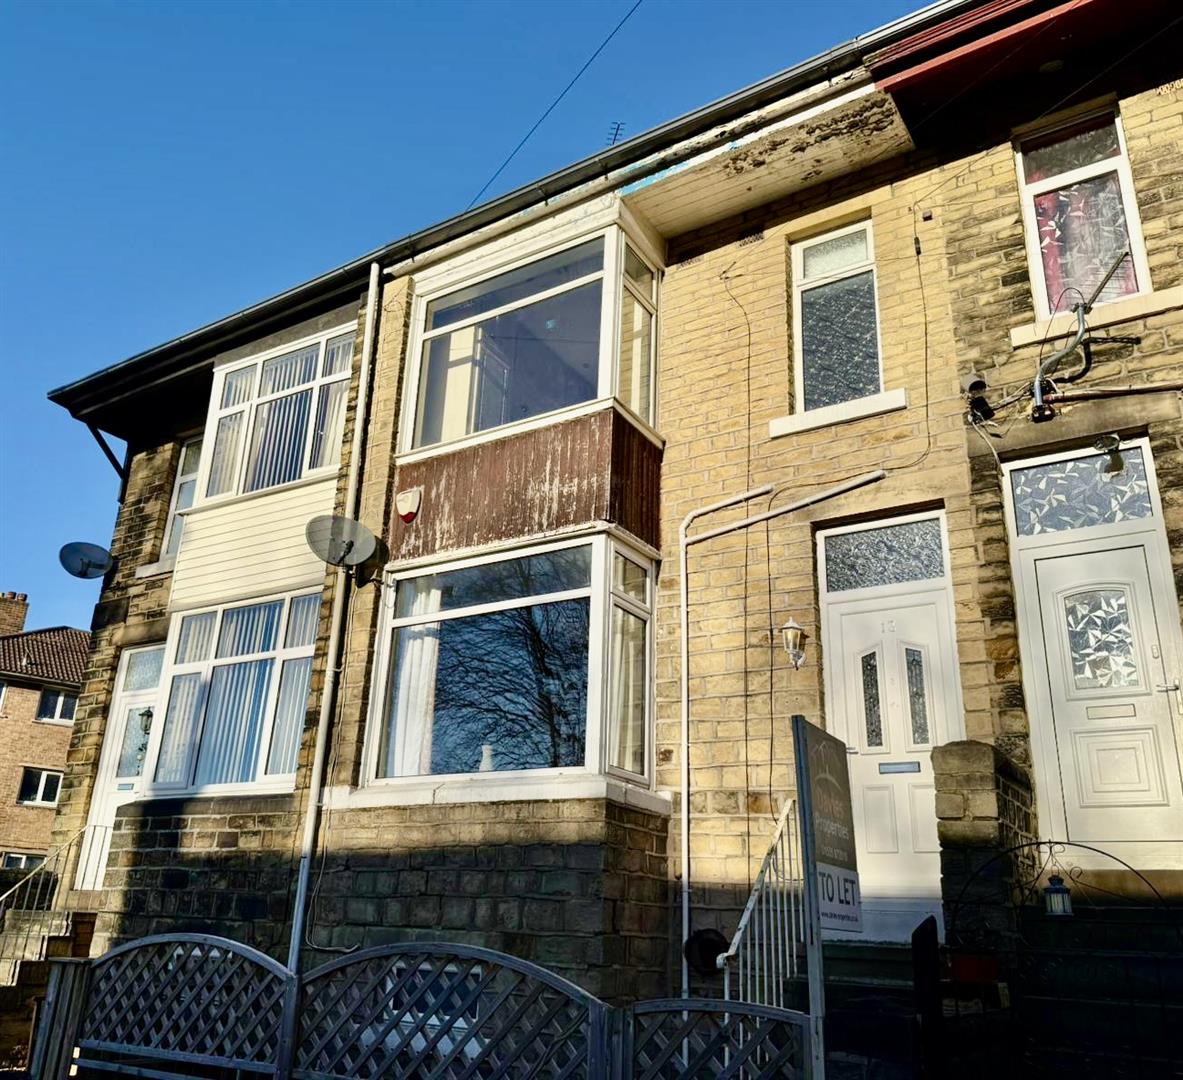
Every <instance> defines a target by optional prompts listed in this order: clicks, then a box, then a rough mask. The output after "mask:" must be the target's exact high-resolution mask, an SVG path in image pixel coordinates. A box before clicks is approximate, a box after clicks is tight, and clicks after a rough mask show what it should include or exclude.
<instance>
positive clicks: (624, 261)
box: [405, 227, 657, 449]
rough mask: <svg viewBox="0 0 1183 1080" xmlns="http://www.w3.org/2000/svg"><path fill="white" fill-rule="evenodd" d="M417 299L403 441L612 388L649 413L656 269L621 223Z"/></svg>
mask: <svg viewBox="0 0 1183 1080" xmlns="http://www.w3.org/2000/svg"><path fill="white" fill-rule="evenodd" d="M420 310H421V312H422V321H421V322H420V324H419V326H420V329H419V337H418V342H419V346H418V354H419V363H418V375H417V385H418V389H417V394H416V401H415V408H414V412H413V415H412V416H411V417H409V418H408V425H409V426H411V427H412V428H413V430H412V434H411V441H410V445H409V446H407V447H405V448H406V449H418V448H422V447H428V446H435V445H438V444H441V443H447V442H451V441H453V440H455V439H460V438H464V437H465V436H468V435H473V434H476V433H477V432H482V431H489V430H492V429H494V428H499V427H502V426H504V425H506V424H512V423H515V422H517V421H523V420H528V419H531V418H533V417H537V416H543V415H545V414H548V413H552V412H555V411H557V410H560V409H566V408H570V407H572V406H576V405H580V404H583V403H585V402H589V401H594V400H596V399H598V398H605V397H610V396H612V395H616V397H617V398H619V400H621V401H622V402H623V403H624V404H625V405H627V406H628V407H629V408H630V409H631V410H632V411H633V412H634V413H636V414H637V415H638V416H639V417H640V418H641V419H642V420H644V421H645V422H647V423H648V422H651V421H652V417H653V381H654V374H653V367H654V356H655V333H654V329H655V327H654V324H655V319H656V312H657V273H656V270H655V269H654V268H653V267H652V266H651V265H650V264H649V263H648V262H647V261H646V260H645V259H644V258H643V257H642V256H641V255H640V254H639V253H638V251H637V250H636V248H635V246H634V245H633V244H632V243H630V242H629V241H628V240H626V239H625V237H624V234H623V232H622V231H621V230H619V229H617V228H615V227H614V228H611V229H609V230H607V231H606V232H603V233H601V234H599V235H597V236H594V237H592V238H591V239H587V240H584V241H582V242H580V243H576V244H574V245H573V246H570V247H567V248H565V249H563V250H561V251H558V252H555V253H553V254H550V255H546V256H544V257H543V258H539V259H535V260H534V261H532V262H528V263H526V264H525V265H522V266H517V267H515V268H513V269H510V270H506V271H503V272H501V273H498V274H495V275H493V276H492V277H487V278H484V279H482V280H480V281H477V282H475V283H473V284H469V285H466V286H464V287H462V288H453V289H451V290H449V291H447V292H444V293H443V294H442V295H438V296H431V295H430V294H429V295H428V296H427V297H426V298H425V299H424V300H423V301H422V304H421V308H420Z"/></svg>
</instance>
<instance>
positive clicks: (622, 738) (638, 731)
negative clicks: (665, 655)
mask: <svg viewBox="0 0 1183 1080" xmlns="http://www.w3.org/2000/svg"><path fill="white" fill-rule="evenodd" d="M648 685H649V684H648V682H647V680H646V678H645V621H644V619H640V618H638V617H637V616H636V615H634V614H633V613H632V612H631V611H625V610H624V608H621V607H616V606H615V605H614V606H613V608H612V729H613V735H612V743H611V746H612V750H611V758H610V762H611V764H612V765H614V766H616V768H618V769H627V770H628V771H629V772H634V773H638V774H640V775H642V776H643V775H644V774H645V697H646V695H647V694H648Z"/></svg>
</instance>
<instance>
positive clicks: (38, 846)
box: [0, 684, 70, 853]
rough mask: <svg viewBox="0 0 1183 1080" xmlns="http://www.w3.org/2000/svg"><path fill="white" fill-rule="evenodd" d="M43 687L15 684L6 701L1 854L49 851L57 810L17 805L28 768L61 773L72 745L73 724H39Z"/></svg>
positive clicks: (0, 719)
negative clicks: (38, 715)
mask: <svg viewBox="0 0 1183 1080" xmlns="http://www.w3.org/2000/svg"><path fill="white" fill-rule="evenodd" d="M40 701H41V688H40V687H35V686H16V685H12V684H9V685H8V686H7V687H6V688H5V690H4V696H3V700H0V746H2V747H4V754H3V757H2V758H0V852H7V851H18V852H27V853H43V852H45V851H47V850H48V849H49V838H50V833H51V832H52V830H53V815H54V811H53V807H47V806H21V805H20V804H19V803H18V802H17V792H18V791H19V789H20V784H21V777H22V775H23V773H24V770H25V768H26V766H29V767H37V768H42V769H54V770H57V771H58V772H60V771H61V770H62V768H63V767H64V765H65V763H66V751H67V749H68V747H69V745H70V725H69V724H47V723H42V722H39V721H38V720H37V706H38V704H39V703H40Z"/></svg>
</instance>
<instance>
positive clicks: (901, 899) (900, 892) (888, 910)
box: [820, 514, 964, 941]
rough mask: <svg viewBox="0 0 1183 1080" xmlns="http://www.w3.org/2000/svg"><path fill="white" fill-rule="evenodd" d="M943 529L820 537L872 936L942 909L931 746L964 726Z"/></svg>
mask: <svg viewBox="0 0 1183 1080" xmlns="http://www.w3.org/2000/svg"><path fill="white" fill-rule="evenodd" d="M943 524H944V523H943V518H942V517H941V516H940V515H932V514H930V515H925V516H921V517H912V518H906V519H898V520H896V521H892V522H889V523H886V524H884V523H877V524H876V525H874V526H871V527H869V528H868V527H861V528H859V529H855V530H844V531H841V532H833V533H823V534H821V536H820V544H821V547H822V551H821V565H822V598H823V631H824V648H823V666H824V670H825V682H826V728H827V730H829V731H830V732H832V733H833V734H835V735H837V736H838V737H839V738H841V739H842V740H843V741H844V742H845V743H846V746H847V753H848V754H849V755H850V759H849V761H850V781H851V799H852V803H853V810H854V820H855V839H856V850H857V852H858V869H859V885H860V891H861V893H862V898H863V925H864V930H863V933H862V934H861V935H859V937H860V938H861V939H862V940H868V941H908V940H909V939H910V937H911V933H912V931H913V930H914V929H915V928H916V926H917V924H918V923H920V922H921V921H922V920H923V919H924V917H925V916H926V915H929V914H933V915H936V916H937V919H938V921H939V920H940V916H941V888H940V881H941V872H940V845H939V843H938V840H937V819H936V807H935V792H934V787H933V775H932V757H931V751H932V748H933V746H936V745H938V744H940V743H942V742H945V741H947V740H948V739H950V738H959V737H960V736H961V731H962V729H963V726H964V722H963V718H962V714H961V690H960V683H959V680H958V672H957V651H956V646H955V640H954V634H953V618H952V597H951V591H950V588H949V581H948V573H947V567H948V558H947V554H946V551H945V544H944V529H943ZM836 936H843V937H845V936H847V935H844V934H843V935H836ZM852 936H853V935H852Z"/></svg>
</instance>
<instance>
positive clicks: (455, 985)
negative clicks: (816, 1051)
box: [31, 934, 809, 1080]
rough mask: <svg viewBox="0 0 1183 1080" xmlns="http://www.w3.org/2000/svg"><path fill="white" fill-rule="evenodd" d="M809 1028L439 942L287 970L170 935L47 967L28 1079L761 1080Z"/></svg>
mask: <svg viewBox="0 0 1183 1080" xmlns="http://www.w3.org/2000/svg"><path fill="white" fill-rule="evenodd" d="M808 1040H809V1026H808V1018H807V1017H805V1016H804V1015H803V1014H801V1013H794V1012H789V1011H787V1010H784V1009H774V1008H769V1007H766V1006H760V1005H747V1004H744V1003H739V1002H726V1001H719V1000H713V999H691V1000H681V999H675V1000H667V1001H649V1002H641V1003H639V1004H636V1005H634V1006H632V1007H631V1008H627V1009H614V1008H612V1007H610V1006H608V1005H606V1004H605V1003H604V1002H602V1001H600V1000H599V999H597V998H595V997H592V996H591V995H590V994H588V993H586V992H585V991H583V990H581V989H580V988H579V987H577V986H575V985H574V984H573V983H570V982H568V981H567V980H565V979H562V978H560V977H559V976H557V975H555V974H554V973H553V972H550V971H547V970H545V969H544V968H540V967H538V966H537V965H534V964H530V963H527V962H526V961H523V960H519V959H517V958H515V957H512V956H507V955H505V954H503V953H497V952H493V951H491V950H488V949H480V948H474V947H470V946H461V945H452V944H403V945H391V946H384V947H381V948H376V949H367V950H365V951H363V952H358V953H354V954H352V955H350V956H347V957H343V958H341V959H339V960H335V961H333V962H331V963H328V964H325V965H323V966H322V967H319V968H316V969H315V970H313V971H311V972H309V973H308V974H306V975H304V976H302V977H300V976H297V975H296V974H294V973H293V972H291V971H289V970H288V969H287V968H285V967H283V966H282V965H280V964H278V963H276V962H275V961H274V960H272V959H270V958H269V957H267V956H264V955H263V954H262V953H259V952H257V951H255V950H254V949H250V948H248V947H247V946H244V945H240V944H238V943H236V942H232V941H228V940H226V939H224V938H217V937H211V936H208V935H182V934H168V935H162V936H159V937H153V938H145V939H143V940H141V941H137V942H132V943H130V944H128V945H124V946H121V947H119V948H117V949H114V950H112V951H111V952H109V953H107V954H106V955H104V956H102V957H99V958H98V959H95V960H90V961H78V960H72V961H58V962H55V964H54V970H53V973H52V977H51V982H50V993H49V996H48V997H47V999H46V1003H45V1008H44V1009H43V1010H42V1017H41V1022H40V1025H39V1027H38V1033H37V1044H36V1047H35V1051H34V1058H33V1062H32V1069H31V1076H32V1077H33V1078H34V1080H66V1077H67V1076H77V1077H82V1078H86V1077H97V1076H100V1075H108V1074H110V1073H116V1074H118V1075H122V1076H139V1077H154V1078H157V1080H174V1078H182V1077H184V1078H203V1080H222V1078H230V1077H234V1078H236V1080H237V1078H241V1077H250V1076H259V1077H276V1078H277V1080H378V1078H383V1080H386V1078H391V1080H395V1078H397V1080H526V1078H530V1080H774V1078H784V1080H792V1078H794V1077H801V1076H804V1075H805V1063H806V1062H807V1061H808V1060H809V1042H808Z"/></svg>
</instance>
